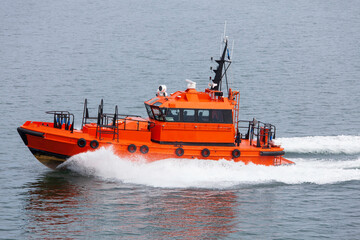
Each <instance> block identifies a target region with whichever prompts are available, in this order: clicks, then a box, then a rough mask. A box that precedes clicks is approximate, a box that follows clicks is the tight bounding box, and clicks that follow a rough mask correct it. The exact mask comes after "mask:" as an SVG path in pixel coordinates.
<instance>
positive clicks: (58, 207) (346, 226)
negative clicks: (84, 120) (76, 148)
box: [0, 0, 360, 239]
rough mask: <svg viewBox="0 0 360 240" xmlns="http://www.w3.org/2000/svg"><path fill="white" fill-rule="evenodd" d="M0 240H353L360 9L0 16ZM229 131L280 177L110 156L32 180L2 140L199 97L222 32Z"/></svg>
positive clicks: (271, 6)
mask: <svg viewBox="0 0 360 240" xmlns="http://www.w3.org/2000/svg"><path fill="white" fill-rule="evenodd" d="M0 4H1V7H0V81H1V87H0V132H1V134H2V138H1V139H2V141H0V161H1V168H0V186H1V191H0V238H4V239H24V238H28V239H32V238H68V239H79V238H80V239H83V238H87V239H88V238H109V239H114V238H123V239H145V238H146V239H149V238H150V239H164V238H165V239H166V238H177V239H181V238H187V239H194V238H213V239H359V235H360V230H359V229H360V227H359V226H360V210H359V209H360V186H359V183H360V170H359V168H360V136H359V131H360V121H359V119H360V111H359V102H360V94H359V91H360V86H359V76H360V31H359V29H360V3H359V1H337V0H331V1H320V0H315V1H313V0H312V1H308V0H305V1H285V0H279V1H261V0H258V1H212V0H210V1H203V0H200V1H113V0H108V1H90V0H82V1H80V0H79V1H69V0H67V1H32V0H30V1H20V0H13V1H8V0H5V1H1V3H0ZM225 20H226V21H227V34H228V35H229V36H230V40H235V44H234V46H235V47H234V53H233V58H234V61H233V64H232V66H231V72H230V77H231V81H232V87H233V89H240V91H241V118H242V119H252V117H256V118H257V119H260V120H263V121H268V122H271V123H273V124H275V125H276V126H277V129H278V136H279V137H280V141H281V142H282V143H283V145H284V147H286V150H287V152H288V153H287V155H286V156H287V157H288V158H289V159H291V160H293V161H295V162H296V163H297V165H295V166H291V167H278V168H274V167H268V168H264V167H261V166H242V165H241V164H233V163H231V162H216V163H209V162H202V161H190V160H183V161H181V160H180V161H178V160H174V159H169V160H166V161H161V162H158V163H155V164H146V163H139V164H133V163H129V162H128V161H126V159H119V158H117V157H116V156H114V155H113V154H112V152H111V150H105V149H102V150H100V151H98V152H96V153H89V154H83V155H81V156H78V157H76V158H74V159H72V162H70V164H71V166H72V169H73V171H71V172H58V171H52V170H49V169H47V168H46V167H44V166H42V165H41V164H40V163H38V162H37V160H36V159H35V158H34V157H33V156H32V155H31V153H30V152H29V150H28V149H27V148H26V147H25V146H24V144H23V143H22V141H21V139H20V137H19V136H18V134H17V132H16V128H17V127H18V126H20V125H21V124H23V123H24V122H25V121H26V120H48V121H51V116H47V115H45V114H44V112H45V111H48V110H70V111H71V112H73V113H74V114H75V115H76V119H75V120H76V121H77V125H80V118H81V114H82V112H81V111H82V103H83V100H84V98H88V100H89V102H90V106H92V109H91V110H92V113H94V114H95V112H96V111H95V109H96V106H97V104H98V102H99V101H100V99H101V98H104V100H105V110H107V111H108V112H110V111H112V109H113V108H114V106H115V104H117V105H118V106H119V110H120V112H122V113H132V114H140V115H145V114H146V113H145V109H144V106H143V101H145V100H147V99H150V98H152V97H153V96H154V94H155V91H156V89H157V86H158V85H160V84H166V85H167V86H168V90H169V92H175V91H177V90H183V89H185V87H186V83H185V81H184V80H185V79H187V78H188V79H191V80H193V81H196V82H197V86H198V89H204V88H205V87H207V84H208V77H209V76H210V75H212V73H211V72H210V70H209V66H210V65H211V62H210V57H211V56H214V57H217V56H218V54H219V46H220V37H221V35H222V33H223V27H224V21H225Z"/></svg>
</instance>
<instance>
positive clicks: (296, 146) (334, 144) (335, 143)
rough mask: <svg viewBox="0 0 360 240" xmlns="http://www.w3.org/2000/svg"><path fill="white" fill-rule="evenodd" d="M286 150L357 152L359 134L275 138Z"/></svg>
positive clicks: (299, 151) (359, 147) (359, 139)
mask: <svg viewBox="0 0 360 240" xmlns="http://www.w3.org/2000/svg"><path fill="white" fill-rule="evenodd" d="M275 142H276V144H281V146H282V147H284V148H285V151H286V152H292V153H313V154H359V153H360V136H344V135H342V136H314V137H292V138H279V139H276V141H275Z"/></svg>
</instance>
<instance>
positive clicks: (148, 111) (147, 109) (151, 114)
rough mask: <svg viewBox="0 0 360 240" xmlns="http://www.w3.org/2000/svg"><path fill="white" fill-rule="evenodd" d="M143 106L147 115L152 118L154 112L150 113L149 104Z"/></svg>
mask: <svg viewBox="0 0 360 240" xmlns="http://www.w3.org/2000/svg"><path fill="white" fill-rule="evenodd" d="M145 108H146V112H147V114H148V115H149V118H152V119H154V114H153V113H152V111H151V108H150V106H149V105H147V104H145Z"/></svg>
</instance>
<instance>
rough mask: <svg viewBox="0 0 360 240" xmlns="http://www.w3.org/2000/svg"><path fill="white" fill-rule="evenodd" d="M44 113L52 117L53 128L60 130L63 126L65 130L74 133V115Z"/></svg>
mask: <svg viewBox="0 0 360 240" xmlns="http://www.w3.org/2000/svg"><path fill="white" fill-rule="evenodd" d="M46 113H47V114H53V115H54V128H59V129H61V128H62V127H63V126H64V129H65V130H70V131H71V133H73V132H74V114H72V113H70V112H68V111H48V112H46ZM71 119H72V121H71ZM70 122H71V123H70Z"/></svg>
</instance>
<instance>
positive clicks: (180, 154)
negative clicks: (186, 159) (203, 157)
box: [175, 147, 184, 157]
mask: <svg viewBox="0 0 360 240" xmlns="http://www.w3.org/2000/svg"><path fill="white" fill-rule="evenodd" d="M175 154H176V156H178V157H181V156H182V155H184V149H183V148H180V147H179V148H177V149H176V150H175Z"/></svg>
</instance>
